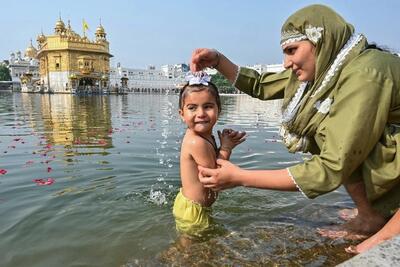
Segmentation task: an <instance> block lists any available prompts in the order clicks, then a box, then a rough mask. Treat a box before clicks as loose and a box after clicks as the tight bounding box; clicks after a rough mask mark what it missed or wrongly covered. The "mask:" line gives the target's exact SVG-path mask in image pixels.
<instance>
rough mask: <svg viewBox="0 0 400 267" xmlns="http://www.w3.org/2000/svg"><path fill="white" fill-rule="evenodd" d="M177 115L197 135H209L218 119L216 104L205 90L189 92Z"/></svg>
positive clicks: (213, 98)
mask: <svg viewBox="0 0 400 267" xmlns="http://www.w3.org/2000/svg"><path fill="white" fill-rule="evenodd" d="M179 114H180V115H181V118H182V120H183V122H184V123H186V125H187V126H188V127H189V129H191V130H193V131H194V132H196V133H199V134H211V133H212V128H213V126H214V125H215V123H216V122H217V119H218V106H217V102H216V101H215V97H214V96H213V95H212V94H210V93H209V92H208V91H207V90H203V91H200V92H191V93H189V94H187V95H186V97H185V99H183V107H182V109H180V110H179Z"/></svg>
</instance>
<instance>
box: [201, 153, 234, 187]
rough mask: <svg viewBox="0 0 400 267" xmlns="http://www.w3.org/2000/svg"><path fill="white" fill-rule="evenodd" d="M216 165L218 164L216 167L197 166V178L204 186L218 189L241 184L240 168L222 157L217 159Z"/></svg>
mask: <svg viewBox="0 0 400 267" xmlns="http://www.w3.org/2000/svg"><path fill="white" fill-rule="evenodd" d="M217 165H218V166H219V168H217V169H209V168H204V167H201V166H198V169H199V180H200V182H201V183H203V185H204V187H207V188H211V189H212V190H214V191H220V190H223V189H227V188H232V187H236V186H240V185H241V183H240V181H239V177H240V173H241V171H242V169H241V168H239V167H238V166H236V165H234V164H232V163H231V162H229V161H228V160H223V159H218V160H217Z"/></svg>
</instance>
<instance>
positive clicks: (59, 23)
mask: <svg viewBox="0 0 400 267" xmlns="http://www.w3.org/2000/svg"><path fill="white" fill-rule="evenodd" d="M54 31H55V33H57V34H61V33H63V32H64V31H65V24H64V22H63V21H62V20H61V17H59V18H58V21H57V22H56V26H55V27H54Z"/></svg>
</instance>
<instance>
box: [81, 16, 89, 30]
mask: <svg viewBox="0 0 400 267" xmlns="http://www.w3.org/2000/svg"><path fill="white" fill-rule="evenodd" d="M82 27H83V31H84V32H85V31H86V30H89V25H88V24H87V23H86V21H85V20H84V19H83V20H82Z"/></svg>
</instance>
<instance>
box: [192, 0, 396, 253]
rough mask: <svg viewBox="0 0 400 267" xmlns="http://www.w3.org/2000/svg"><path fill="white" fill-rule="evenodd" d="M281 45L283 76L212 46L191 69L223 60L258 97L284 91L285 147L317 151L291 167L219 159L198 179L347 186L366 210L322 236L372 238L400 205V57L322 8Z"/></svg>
mask: <svg viewBox="0 0 400 267" xmlns="http://www.w3.org/2000/svg"><path fill="white" fill-rule="evenodd" d="M281 47H282V50H283V53H284V67H285V68H286V70H285V71H284V72H281V73H278V74H273V73H263V74H261V75H259V74H258V73H257V72H256V71H254V70H251V69H247V68H243V67H240V68H239V67H238V66H236V65H235V64H233V63H232V62H231V61H230V60H229V59H228V58H226V57H225V56H224V55H222V54H221V53H219V52H218V51H216V50H213V49H205V48H201V49H196V50H195V51H194V52H193V55H192V59H191V69H192V71H199V70H201V69H203V68H206V67H214V68H216V69H217V70H218V71H219V72H220V73H222V74H223V75H224V76H225V77H226V78H227V79H228V80H229V81H230V82H232V83H233V84H234V86H235V87H236V88H238V89H239V90H241V91H243V92H245V93H247V94H249V95H251V96H253V97H257V98H260V99H263V100H266V99H277V98H283V107H282V126H281V129H280V134H281V136H282V139H283V142H284V144H285V145H286V146H287V148H288V149H289V151H290V152H297V151H303V152H310V153H311V154H313V156H312V157H311V158H310V159H309V160H306V161H305V162H304V163H301V164H298V165H295V166H291V167H289V168H287V169H282V170H243V169H241V168H239V167H237V166H235V165H233V164H231V163H230V162H229V161H224V160H219V161H218V164H219V165H221V168H219V169H206V168H201V167H200V168H199V178H200V180H201V181H202V182H203V184H204V185H205V186H206V187H209V188H212V189H214V190H221V189H226V188H230V187H235V186H248V187H255V188H263V189H275V190H285V191H301V192H302V193H303V194H304V195H305V196H307V197H308V198H315V197H317V196H319V195H322V194H325V193H328V192H331V191H333V190H335V189H336V188H338V187H339V186H340V185H344V186H345V188H346V190H347V191H348V193H349V195H350V196H351V198H352V199H353V201H354V202H355V205H356V207H357V209H358V214H357V215H356V217H355V218H353V219H352V220H350V221H349V222H348V223H347V224H345V225H344V226H343V227H344V229H345V230H346V231H340V232H339V231H336V232H333V234H332V232H328V231H322V234H324V235H329V236H332V235H333V236H337V235H338V234H340V233H345V234H346V235H347V237H349V238H351V237H354V236H355V235H356V234H362V235H367V236H370V235H372V234H374V233H376V232H377V231H378V230H380V229H381V228H382V227H383V225H385V222H386V218H387V217H388V216H390V215H391V214H393V213H394V211H395V210H396V209H397V208H398V207H399V205H400V183H399V182H400V155H398V154H397V151H400V127H399V124H400V58H398V57H397V56H394V55H392V54H391V53H388V52H384V51H380V50H379V49H373V48H372V46H370V45H369V44H368V42H367V39H366V38H365V37H364V36H363V35H361V34H355V33H354V27H353V26H352V25H351V24H349V23H347V22H346V21H345V20H344V19H343V18H342V17H341V16H340V15H338V14H337V13H336V12H335V11H333V10H332V9H330V8H328V7H326V6H322V5H312V6H308V7H305V8H303V9H301V10H299V11H297V12H296V13H294V14H293V15H292V16H290V17H289V18H288V19H287V21H286V22H285V23H284V25H283V26H282V31H281ZM371 203H372V204H371ZM399 224H400V222H399ZM360 250H361V249H360ZM357 252H360V251H357Z"/></svg>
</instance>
